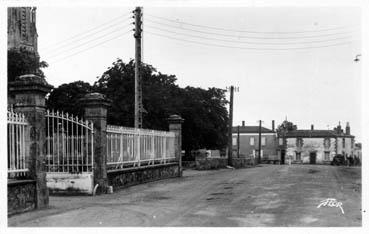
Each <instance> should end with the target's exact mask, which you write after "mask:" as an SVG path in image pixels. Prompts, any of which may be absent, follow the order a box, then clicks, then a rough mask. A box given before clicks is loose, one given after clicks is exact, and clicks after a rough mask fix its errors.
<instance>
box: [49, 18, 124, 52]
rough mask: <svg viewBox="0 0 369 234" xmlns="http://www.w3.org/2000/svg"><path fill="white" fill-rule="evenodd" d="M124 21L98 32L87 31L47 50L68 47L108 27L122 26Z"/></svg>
mask: <svg viewBox="0 0 369 234" xmlns="http://www.w3.org/2000/svg"><path fill="white" fill-rule="evenodd" d="M127 19H129V18H126V19H124V21H126V20H127ZM122 23H124V22H119V23H115V24H113V25H110V26H108V27H104V28H102V29H101V30H98V31H96V32H90V33H87V34H85V35H83V36H82V37H80V38H75V39H74V40H68V41H64V42H63V43H60V44H59V46H56V47H48V49H45V51H50V50H58V49H59V48H64V47H68V46H69V45H70V44H75V43H76V42H79V41H81V40H83V39H85V38H87V37H90V36H91V35H96V34H98V33H100V32H103V31H105V30H107V29H110V28H113V27H117V26H121V24H122ZM63 44H64V45H63Z"/></svg>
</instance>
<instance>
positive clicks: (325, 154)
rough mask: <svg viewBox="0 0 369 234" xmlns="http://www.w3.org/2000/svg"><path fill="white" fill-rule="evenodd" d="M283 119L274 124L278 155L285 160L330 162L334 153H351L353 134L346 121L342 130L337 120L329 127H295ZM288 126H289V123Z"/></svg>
mask: <svg viewBox="0 0 369 234" xmlns="http://www.w3.org/2000/svg"><path fill="white" fill-rule="evenodd" d="M288 123H290V122H288V121H287V120H286V121H284V122H283V123H282V125H281V126H280V127H279V128H278V130H279V131H278V147H277V152H278V156H279V157H280V158H281V161H282V162H284V163H287V162H288V161H289V160H291V162H292V163H309V164H330V163H331V161H332V160H333V158H334V156H336V155H337V154H341V155H344V156H345V158H347V157H348V156H353V155H354V145H355V137H354V136H353V135H351V132H350V125H349V123H347V125H346V129H345V131H343V129H342V128H341V124H339V125H338V126H337V127H336V128H334V129H333V130H315V129H314V125H311V129H309V130H297V127H296V126H295V125H291V124H290V126H287V125H288ZM291 126H292V127H291Z"/></svg>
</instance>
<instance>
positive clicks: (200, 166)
mask: <svg viewBox="0 0 369 234" xmlns="http://www.w3.org/2000/svg"><path fill="white" fill-rule="evenodd" d="M227 165H228V159H227V158H196V170H216V169H220V168H226V167H227Z"/></svg>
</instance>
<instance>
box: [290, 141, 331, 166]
mask: <svg viewBox="0 0 369 234" xmlns="http://www.w3.org/2000/svg"><path fill="white" fill-rule="evenodd" d="M296 141H297V139H296V138H287V150H286V161H287V160H288V158H289V157H291V158H292V162H293V163H310V153H312V152H315V153H316V163H317V164H328V163H330V161H332V160H333V157H334V156H335V155H336V140H335V138H330V144H329V147H325V146H324V138H302V142H303V144H302V146H301V147H298V146H297V144H296ZM297 152H300V155H301V159H300V160H298V158H297ZM325 152H329V158H328V159H326V158H325Z"/></svg>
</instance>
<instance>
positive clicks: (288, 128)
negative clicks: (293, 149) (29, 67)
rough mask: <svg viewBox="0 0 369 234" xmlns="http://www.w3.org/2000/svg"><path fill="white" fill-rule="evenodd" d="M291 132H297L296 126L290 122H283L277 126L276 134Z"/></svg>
mask: <svg viewBox="0 0 369 234" xmlns="http://www.w3.org/2000/svg"><path fill="white" fill-rule="evenodd" d="M293 130H297V126H296V125H294V124H293V123H292V122H290V121H287V120H285V121H283V123H282V124H281V125H279V126H278V128H277V133H278V134H283V133H284V132H288V131H293Z"/></svg>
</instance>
